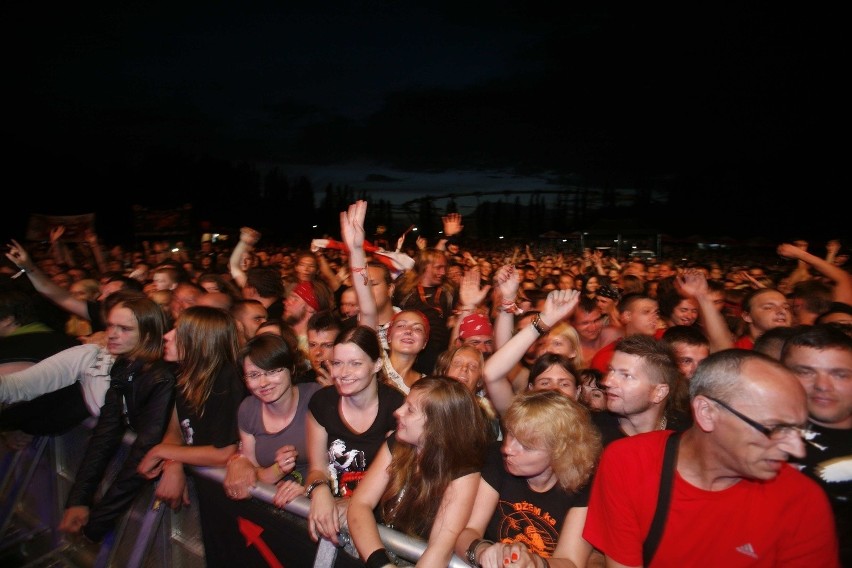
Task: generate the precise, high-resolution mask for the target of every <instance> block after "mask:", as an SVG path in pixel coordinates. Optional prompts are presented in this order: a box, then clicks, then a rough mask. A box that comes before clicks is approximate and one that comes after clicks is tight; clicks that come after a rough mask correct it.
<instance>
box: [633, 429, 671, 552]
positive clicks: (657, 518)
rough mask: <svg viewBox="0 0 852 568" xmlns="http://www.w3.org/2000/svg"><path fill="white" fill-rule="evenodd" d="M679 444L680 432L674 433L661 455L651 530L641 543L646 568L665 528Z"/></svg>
mask: <svg viewBox="0 0 852 568" xmlns="http://www.w3.org/2000/svg"><path fill="white" fill-rule="evenodd" d="M679 442H680V432H675V433H674V434H672V435H670V436H669V438H668V440H666V451H665V453H664V454H663V471H662V475H661V476H660V491H659V493H658V495H657V510H656V512H655V513H654V520H653V521H652V522H651V530H649V531H648V536H646V537H645V542H643V543H642V562H643V563H644V565H645V566H646V567H647V566H648V565H650V564H651V560H653V558H654V553H656V552H657V546H659V544H660V539H661V538H662V536H663V529H664V528H665V526H666V517H667V516H668V514H669V504H670V503H671V500H672V487H673V486H674V472H675V469H676V467H677V448H678V443H679Z"/></svg>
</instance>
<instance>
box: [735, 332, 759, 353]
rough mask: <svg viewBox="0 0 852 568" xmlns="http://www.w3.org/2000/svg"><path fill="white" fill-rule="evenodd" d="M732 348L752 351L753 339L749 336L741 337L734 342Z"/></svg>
mask: <svg viewBox="0 0 852 568" xmlns="http://www.w3.org/2000/svg"><path fill="white" fill-rule="evenodd" d="M734 347H736V348H737V349H749V350H751V349H754V339H752V338H751V336H748V335H743V336H742V337H740V338H739V339H737V340H736V341H735V342H734Z"/></svg>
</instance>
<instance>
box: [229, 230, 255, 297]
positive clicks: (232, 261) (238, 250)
mask: <svg viewBox="0 0 852 568" xmlns="http://www.w3.org/2000/svg"><path fill="white" fill-rule="evenodd" d="M259 240H260V233H259V232H258V231H255V230H254V229H252V228H251V227H243V228H241V229H240V240H239V242H238V243H237V244H236V245H235V246H234V250H232V251H231V256H230V258H229V259H228V268H229V270H230V271H231V277H232V278H233V279H234V282H235V283H236V284H237V286H239V287H240V288H243V287H244V286H245V285H246V272H245V270H243V257H244V256H245V255H247V254H248V253H250V252H251V251H253V250H254V245H256V244H257V242H258V241H259Z"/></svg>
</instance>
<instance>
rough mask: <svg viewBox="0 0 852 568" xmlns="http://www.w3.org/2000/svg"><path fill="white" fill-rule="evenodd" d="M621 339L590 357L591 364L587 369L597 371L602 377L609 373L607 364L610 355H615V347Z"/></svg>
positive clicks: (608, 344)
mask: <svg viewBox="0 0 852 568" xmlns="http://www.w3.org/2000/svg"><path fill="white" fill-rule="evenodd" d="M620 340H621V339H620V338H619V339H616V340H615V341H613V342H611V343H607V344H606V345H604V346H603V347H601V348H600V349H598V352H597V353H595V354H594V356H593V357H592V361H591V363H589V367H591V368H592V369H597V370H598V371H600V372H601V373H603V374H604V375H606V374H607V373H608V372H609V362H610V361H612V354H613V353H615V346H616V344H618V342H619V341H620Z"/></svg>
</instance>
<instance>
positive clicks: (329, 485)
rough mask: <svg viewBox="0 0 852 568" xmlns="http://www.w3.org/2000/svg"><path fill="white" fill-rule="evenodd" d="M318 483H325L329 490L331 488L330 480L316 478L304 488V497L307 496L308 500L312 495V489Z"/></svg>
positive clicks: (318, 484) (317, 485)
mask: <svg viewBox="0 0 852 568" xmlns="http://www.w3.org/2000/svg"><path fill="white" fill-rule="evenodd" d="M320 485H326V486H328V488H329V490H331V482H330V481H329V480H327V479H317V480H316V481H314V482H313V483H311V484H310V485H308V488H307V489H305V497H307V498H308V500H310V498H311V495H312V494H313V492H314V489H316V488H317V487H319V486H320Z"/></svg>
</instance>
